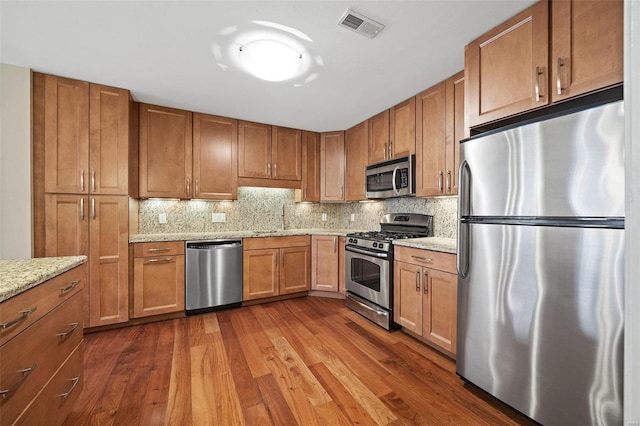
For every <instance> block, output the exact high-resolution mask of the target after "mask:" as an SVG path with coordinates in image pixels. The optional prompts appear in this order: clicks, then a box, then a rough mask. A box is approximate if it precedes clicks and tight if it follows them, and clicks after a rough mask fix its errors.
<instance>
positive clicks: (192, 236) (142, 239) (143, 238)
mask: <svg viewBox="0 0 640 426" xmlns="http://www.w3.org/2000/svg"><path fill="white" fill-rule="evenodd" d="M357 231H361V230H360V229H285V230H278V231H266V230H265V231H230V232H196V233H184V234H182V233H176V234H135V235H131V236H129V242H130V243H149V242H155V241H189V240H215V239H223V238H255V237H288V236H295V235H336V236H345V235H347V234H348V233H350V232H357Z"/></svg>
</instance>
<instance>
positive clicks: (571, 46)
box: [550, 0, 624, 102]
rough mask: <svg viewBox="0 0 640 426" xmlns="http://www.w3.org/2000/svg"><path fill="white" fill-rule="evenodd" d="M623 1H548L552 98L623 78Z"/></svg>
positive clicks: (594, 87) (600, 86)
mask: <svg viewBox="0 0 640 426" xmlns="http://www.w3.org/2000/svg"><path fill="white" fill-rule="evenodd" d="M623 6H624V4H623V1H622V0H613V1H602V0H600V1H581V0H578V1H576V0H554V1H552V2H551V56H550V58H551V63H550V69H551V85H550V86H551V93H552V98H551V100H552V101H553V102H555V101H559V100H563V99H566V98H570V97H572V96H577V95H581V94H583V93H588V92H590V91H592V90H595V89H599V88H602V87H607V86H610V85H613V84H617V83H620V82H622V79H623V71H624V70H623V8H624V7H623Z"/></svg>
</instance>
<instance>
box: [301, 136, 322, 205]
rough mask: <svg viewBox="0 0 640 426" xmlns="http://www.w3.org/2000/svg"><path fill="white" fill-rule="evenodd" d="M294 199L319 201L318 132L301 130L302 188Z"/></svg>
mask: <svg viewBox="0 0 640 426" xmlns="http://www.w3.org/2000/svg"><path fill="white" fill-rule="evenodd" d="M296 201H307V202H318V201H320V134H319V133H314V132H307V131H303V132H302V189H300V190H296Z"/></svg>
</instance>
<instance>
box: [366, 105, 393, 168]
mask: <svg viewBox="0 0 640 426" xmlns="http://www.w3.org/2000/svg"><path fill="white" fill-rule="evenodd" d="M367 122H368V123H369V164H373V163H379V162H381V161H384V160H387V159H388V156H389V110H385V111H382V112H381V113H380V114H377V115H374V116H373V117H371V118H370V119H369V120H367Z"/></svg>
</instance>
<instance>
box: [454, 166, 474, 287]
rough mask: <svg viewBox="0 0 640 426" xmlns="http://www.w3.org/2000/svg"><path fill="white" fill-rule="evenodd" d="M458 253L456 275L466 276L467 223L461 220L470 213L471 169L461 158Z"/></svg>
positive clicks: (467, 267)
mask: <svg viewBox="0 0 640 426" xmlns="http://www.w3.org/2000/svg"><path fill="white" fill-rule="evenodd" d="M458 188H459V190H460V193H459V195H458V244H457V246H458V255H457V256H456V269H457V271H458V277H460V278H466V277H467V274H468V273H469V224H468V223H465V222H462V218H463V217H466V216H469V215H470V213H471V169H470V168H469V163H467V161H466V160H463V161H462V162H461V163H460V168H459V169H458Z"/></svg>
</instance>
